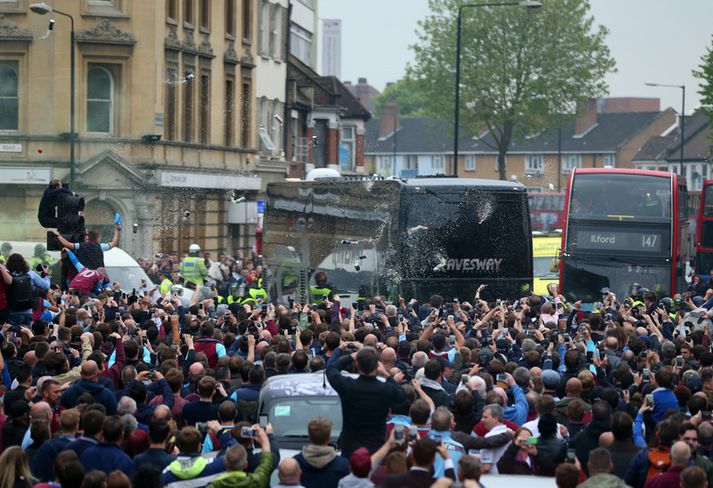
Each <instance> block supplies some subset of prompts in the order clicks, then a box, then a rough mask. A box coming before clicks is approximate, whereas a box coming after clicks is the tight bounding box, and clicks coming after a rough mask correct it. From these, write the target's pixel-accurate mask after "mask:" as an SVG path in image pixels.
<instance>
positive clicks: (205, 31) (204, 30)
mask: <svg viewBox="0 0 713 488" xmlns="http://www.w3.org/2000/svg"><path fill="white" fill-rule="evenodd" d="M198 32H200V33H202V34H210V29H209V28H208V27H203V26H200V27H199V28H198Z"/></svg>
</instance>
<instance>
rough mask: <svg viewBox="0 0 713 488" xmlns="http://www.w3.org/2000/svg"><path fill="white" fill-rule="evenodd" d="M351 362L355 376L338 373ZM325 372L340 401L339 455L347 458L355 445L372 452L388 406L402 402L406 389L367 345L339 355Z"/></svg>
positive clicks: (381, 437) (378, 444)
mask: <svg viewBox="0 0 713 488" xmlns="http://www.w3.org/2000/svg"><path fill="white" fill-rule="evenodd" d="M352 362H356V367H357V371H358V373H359V377H358V378H356V379H353V378H349V377H347V376H342V374H341V371H342V370H343V369H346V368H348V367H349V365H351V364H352ZM326 375H327V379H328V380H329V384H330V385H332V388H334V390H335V391H336V392H337V393H338V394H339V399H340V400H341V403H342V418H343V419H344V421H343V422H344V424H343V427H342V433H341V435H340V437H339V444H340V447H341V449H342V456H344V457H346V458H348V457H349V456H351V454H352V452H354V451H355V450H357V449H358V448H359V447H366V448H367V449H369V452H370V453H374V452H375V451H376V450H377V449H379V448H380V447H381V445H382V444H383V443H384V437H385V436H386V416H387V414H388V413H389V409H390V408H391V407H392V406H396V405H399V404H401V403H403V402H404V401H405V400H406V393H405V392H404V390H403V389H402V388H401V387H400V386H399V385H398V384H397V383H396V382H395V381H394V380H393V378H391V374H390V373H389V372H388V371H386V369H385V368H384V366H383V365H382V364H381V363H380V362H379V359H378V356H377V353H376V351H375V350H374V349H373V348H371V347H364V348H362V349H360V350H359V351H358V352H355V353H352V354H349V355H343V356H342V357H340V358H339V360H338V361H337V362H336V363H334V364H332V365H331V366H329V367H328V368H327V371H326ZM377 375H378V376H380V377H381V378H377ZM383 378H386V380H384V379H383Z"/></svg>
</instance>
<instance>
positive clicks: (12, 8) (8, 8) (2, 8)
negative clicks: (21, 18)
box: [0, 4, 27, 15]
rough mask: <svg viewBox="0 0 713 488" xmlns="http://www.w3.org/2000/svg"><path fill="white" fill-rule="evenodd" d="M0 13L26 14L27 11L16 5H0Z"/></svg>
mask: <svg viewBox="0 0 713 488" xmlns="http://www.w3.org/2000/svg"><path fill="white" fill-rule="evenodd" d="M0 13H2V14H25V15H26V14H27V10H25V9H23V8H21V7H18V6H17V4H9V5H2V4H0Z"/></svg>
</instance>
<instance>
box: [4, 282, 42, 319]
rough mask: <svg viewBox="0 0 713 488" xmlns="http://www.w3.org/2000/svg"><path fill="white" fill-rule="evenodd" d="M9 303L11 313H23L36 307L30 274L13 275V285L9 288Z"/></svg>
mask: <svg viewBox="0 0 713 488" xmlns="http://www.w3.org/2000/svg"><path fill="white" fill-rule="evenodd" d="M7 303H8V305H9V307H10V310H11V311H15V312H23V311H25V310H28V309H30V308H33V307H34V305H35V300H34V292H33V288H32V278H31V277H30V275H29V274H21V275H15V274H13V275H12V284H11V285H10V286H9V287H8V288H7Z"/></svg>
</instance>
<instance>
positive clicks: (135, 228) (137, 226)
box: [131, 223, 139, 234]
mask: <svg viewBox="0 0 713 488" xmlns="http://www.w3.org/2000/svg"><path fill="white" fill-rule="evenodd" d="M131 228H132V229H133V230H134V234H136V233H137V232H138V231H139V224H136V223H134V225H132V226H131Z"/></svg>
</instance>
